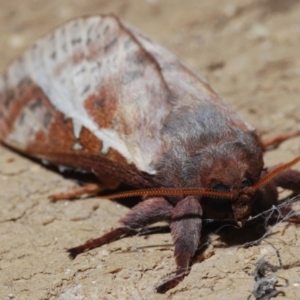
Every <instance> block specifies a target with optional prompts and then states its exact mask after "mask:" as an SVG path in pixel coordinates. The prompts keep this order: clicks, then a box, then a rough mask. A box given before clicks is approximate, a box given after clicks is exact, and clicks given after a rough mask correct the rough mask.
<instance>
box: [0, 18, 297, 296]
mask: <svg viewBox="0 0 300 300" xmlns="http://www.w3.org/2000/svg"><path fill="white" fill-rule="evenodd" d="M0 138H1V141H2V142H3V143H4V144H5V145H8V146H9V147H10V148H12V149H15V150H16V151H19V152H21V153H24V154H25V155H27V156H31V157H34V158H37V159H40V160H41V161H43V162H50V163H52V164H56V165H58V166H66V167H71V168H74V169H80V170H83V171H85V172H91V173H93V174H95V175H96V176H97V178H98V180H99V184H96V185H88V186H83V187H81V188H79V189H78V190H76V191H71V192H69V193H68V192H67V193H63V194H60V195H56V196H54V197H53V198H54V199H59V198H72V197H76V196H77V197H78V196H80V195H81V194H84V193H87V192H88V193H90V194H93V193H97V192H99V191H101V190H103V189H106V188H110V189H113V188H115V187H117V186H118V185H119V184H120V183H125V184H127V185H129V186H131V187H132V188H133V189H139V190H137V191H132V192H128V193H125V194H121V195H120V194H118V195H115V197H122V196H132V195H141V196H143V201H141V202H140V203H139V204H137V205H136V206H135V207H133V208H132V210H131V211H130V212H129V213H128V214H127V215H126V216H125V217H124V218H123V219H121V220H120V226H119V227H117V228H116V229H113V230H111V231H109V232H108V233H106V234H104V235H103V236H102V237H100V238H97V239H94V240H90V241H88V242H86V243H84V244H83V245H80V246H78V247H75V248H71V249H69V250H68V251H69V254H70V256H71V257H72V258H75V257H76V255H78V254H80V253H82V252H84V251H87V250H89V249H92V248H95V247H99V246H101V245H103V244H106V243H110V242H112V241H114V240H116V239H119V238H122V237H124V236H126V235H130V234H132V233H133V232H136V231H138V230H140V229H142V228H144V227H146V226H149V225H151V224H153V223H155V222H158V221H166V222H168V223H169V224H170V228H171V235H172V238H173V241H174V247H175V249H174V257H175V261H176V275H175V276H174V277H172V278H169V279H168V280H167V281H166V282H164V283H162V284H161V285H159V286H158V287H157V288H156V289H157V292H160V293H163V292H166V291H167V290H169V289H170V288H173V287H175V286H176V285H177V284H178V283H179V282H180V281H181V280H182V279H183V278H184V276H186V275H187V274H188V273H189V267H190V262H191V259H192V258H193V256H194V255H195V251H196V249H197V247H198V244H199V241H200V237H201V227H202V220H203V219H207V218H209V219H216V220H235V221H236V222H237V223H238V224H240V225H241V224H242V223H243V222H244V221H245V220H247V219H248V218H249V217H250V216H253V215H256V214H258V213H259V212H262V211H264V210H267V209H269V208H270V207H271V206H272V205H276V204H277V199H278V193H277V187H278V186H280V187H283V188H286V189H290V190H292V191H296V192H297V191H299V190H300V185H299V183H300V172H298V171H295V170H291V169H290V167H291V166H292V165H293V164H295V163H296V162H298V161H299V160H300V157H297V158H296V159H295V160H293V161H292V162H290V163H288V164H285V165H283V166H279V167H277V168H273V169H272V168H271V169H266V168H264V162H263V150H264V145H263V144H262V142H261V140H260V139H259V137H258V134H257V133H256V131H255V130H254V128H253V127H251V126H250V125H249V124H247V123H246V122H244V121H243V120H242V119H241V118H240V117H239V116H238V114H237V113H236V112H235V111H234V110H233V109H232V108H231V107H230V106H229V105H228V104H227V103H226V102H225V101H223V100H222V98H221V97H220V96H219V95H218V94H217V93H216V92H215V91H214V90H213V89H212V88H211V87H210V85H209V84H208V83H207V82H206V81H205V79H203V78H202V77H200V76H199V75H197V74H195V73H194V72H193V71H191V70H190V69H189V68H188V67H187V66H186V65H185V64H184V63H182V62H181V61H180V60H179V59H178V58H177V57H176V56H175V55H174V54H172V53H171V52H169V51H168V50H166V49H164V48H163V47H161V46H160V45H158V44H155V43H153V42H152V41H151V40H149V39H148V38H147V37H145V36H144V35H143V34H141V33H140V32H139V31H137V30H136V29H135V28H133V27H131V26H130V25H127V24H125V23H123V22H122V21H121V20H120V19H119V18H118V17H115V16H113V15H107V16H106V15H98V16H92V17H86V18H80V19H76V20H73V21H70V22H68V23H67V24H65V25H63V26H62V27H60V28H58V29H56V30H54V31H53V32H52V33H50V34H48V35H46V36H45V37H43V38H42V39H40V40H38V41H37V42H36V43H35V44H34V45H33V46H32V47H31V48H29V49H28V50H27V51H26V52H25V53H24V54H23V55H21V56H20V57H19V58H18V59H16V60H15V61H13V63H12V64H11V65H10V66H9V67H8V69H7V71H6V73H5V74H4V75H3V77H2V78H1V80H0ZM112 198H113V197H112Z"/></svg>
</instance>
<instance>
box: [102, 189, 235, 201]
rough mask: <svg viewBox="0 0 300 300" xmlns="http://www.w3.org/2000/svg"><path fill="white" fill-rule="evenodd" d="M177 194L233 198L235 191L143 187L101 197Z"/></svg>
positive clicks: (115, 197) (116, 197)
mask: <svg viewBox="0 0 300 300" xmlns="http://www.w3.org/2000/svg"><path fill="white" fill-rule="evenodd" d="M175 195H185V196H188V195H195V196H196V195H197V196H206V197H211V198H232V197H233V193H231V192H217V191H213V190H203V189H194V188H166V189H158V188H156V189H141V190H134V191H128V192H120V193H115V194H110V195H107V196H100V197H98V198H101V199H107V198H109V199H118V198H127V197H137V196H175Z"/></svg>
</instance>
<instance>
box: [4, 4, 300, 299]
mask: <svg viewBox="0 0 300 300" xmlns="http://www.w3.org/2000/svg"><path fill="white" fill-rule="evenodd" d="M107 12H114V13H115V14H117V15H119V16H120V17H122V18H123V19H125V20H126V21H127V22H130V23H131V24H133V25H135V26H136V27H138V28H139V29H140V30H141V31H143V32H144V33H146V34H147V35H148V36H150V37H151V38H152V39H153V40H155V41H157V42H159V43H161V44H163V45H164V46H166V47H167V48H169V49H171V50H172V51H173V52H175V53H177V54H178V56H179V57H181V58H182V59H183V60H184V61H185V62H186V63H187V64H188V65H190V66H191V67H192V68H193V69H195V70H196V71H198V72H199V73H201V74H202V75H204V76H205V77H207V78H208V80H209V81H210V83H211V84H212V86H213V87H214V88H215V89H216V90H217V91H219V93H220V94H221V95H223V96H224V97H225V98H226V99H227V100H228V101H229V102H230V103H231V104H232V105H233V107H235V109H236V110H238V111H239V112H240V114H241V115H242V117H243V118H245V119H246V120H247V121H248V122H250V123H251V124H252V125H254V126H255V127H256V128H258V129H259V130H260V131H261V132H263V133H264V134H265V135H266V136H268V135H271V134H272V133H278V132H285V131H288V130H291V129H295V128H296V127H297V126H299V123H300V116H299V112H300V84H299V83H300V81H299V79H300V55H299V49H300V1H297V0H285V1H280V0H264V1H263V0H256V1H255V0H245V1H239V0H233V1H221V0H210V1H199V0H185V1H179V0H164V1H163V0H148V1H145V0H136V1H132V0H127V1H125V0H124V1H117V0H94V1H92V0H86V1H75V0H63V1H62V0H59V1H58V0H51V1H42V0H39V1H37V0H36V1H35V0H22V1H19V0H10V1H7V0H1V1H0V22H1V23H0V45H1V47H0V57H1V60H0V71H1V72H2V71H3V70H4V69H5V66H6V65H7V64H8V63H9V62H10V61H11V60H12V59H13V57H15V56H16V55H17V54H18V53H20V52H21V51H22V50H23V49H25V48H26V47H27V46H28V45H30V43H32V42H33V41H34V40H35V39H36V38H37V37H39V36H41V35H43V34H45V33H47V32H48V31H49V30H51V29H52V28H54V27H56V26H58V25H59V24H61V23H63V22H64V21H66V20H68V19H70V18H73V17H76V16H81V15H84V14H95V13H107ZM299 145H300V138H294V139H291V140H289V141H287V142H285V143H283V144H282V145H281V146H280V147H279V148H277V149H275V150H272V151H269V152H268V153H266V165H268V166H270V165H273V164H277V163H279V162H285V161H288V160H289V159H291V158H293V157H295V156H296V155H299ZM0 162H1V164H0V165H1V168H0V190H1V195H0V202H1V204H0V205H1V210H0V234H1V242H0V299H7V300H8V299H31V300H34V299H61V300H63V299H78V300H79V299H174V300H175V299H176V300H178V299H204V298H205V299H218V300H221V299H236V300H238V299H239V300H240V299H247V297H248V296H249V295H250V294H251V291H252V290H253V286H254V277H253V275H252V273H253V271H254V268H255V263H256V262H257V260H258V259H259V258H260V257H265V259H267V260H268V261H270V262H272V263H273V264H278V259H277V257H276V253H275V250H274V248H273V247H275V248H276V249H277V250H278V251H279V253H280V256H281V259H282V262H283V264H284V266H285V267H284V269H282V270H279V271H278V272H277V273H276V276H277V278H278V279H279V283H280V284H283V285H284V284H285V283H286V282H285V279H286V280H288V282H287V286H284V287H278V290H282V291H283V292H284V293H285V296H284V295H279V296H278V297H277V298H276V299H299V298H300V296H299V295H300V267H299V265H300V263H299V257H300V236H299V226H297V225H294V224H287V223H282V224H277V225H275V226H273V227H272V228H270V230H271V232H272V235H270V236H269V237H268V238H266V239H265V240H263V241H262V242H261V243H260V244H259V245H257V246H253V247H250V248H247V249H245V248H241V247H239V246H238V245H237V244H240V245H241V244H243V243H244V242H245V241H243V239H242V237H245V236H247V233H245V231H243V230H240V231H239V230H228V231H224V232H223V234H222V235H221V236H220V235H212V236H211V237H210V240H209V244H208V247H207V248H206V249H205V251H204V252H202V254H200V255H199V256H197V258H196V259H195V261H194V263H193V265H192V268H191V273H190V275H189V276H188V277H186V278H185V280H184V281H183V282H182V283H180V284H179V285H178V286H177V287H176V288H174V289H173V290H171V291H169V292H168V293H167V294H165V295H158V294H156V293H155V290H154V287H155V286H156V285H158V284H159V283H161V282H162V280H163V279H164V278H166V277H167V276H168V275H170V274H172V272H173V271H174V266H175V264H174V260H173V254H172V251H173V247H172V244H171V238H170V235H169V234H168V233H166V234H155V235H150V236H147V237H141V236H137V237H131V238H127V239H124V240H121V241H118V242H115V243H113V244H111V245H107V246H104V247H102V248H100V249H95V250H93V251H90V252H88V253H86V254H83V255H80V256H79V257H78V258H77V259H76V260H74V261H71V260H69V259H68V257H67V255H66V253H65V250H64V249H65V248H68V247H71V246H75V245H77V244H79V243H81V242H83V241H85V240H87V239H89V238H92V237H97V236H99V235H100V234H102V233H104V232H105V231H107V230H109V229H110V228H111V227H113V226H115V224H116V223H117V220H118V219H119V218H120V217H121V216H123V215H124V214H125V213H126V212H127V211H128V208H127V207H125V206H123V205H120V204H117V203H115V202H112V201H109V200H107V201H106V200H103V201H99V200H96V199H87V200H81V201H74V202H68V201H63V202H60V203H56V204H53V203H50V202H49V200H48V199H47V197H48V196H49V195H50V194H53V193H55V192H60V191H66V190H68V189H70V188H72V187H74V186H75V183H74V182H72V181H71V180H67V179H64V178H63V177H62V176H61V175H60V174H58V173H55V172H52V171H49V170H46V169H45V168H43V167H42V166H40V165H39V164H37V163H34V162H32V161H29V160H28V159H25V158H23V157H21V156H19V155H18V154H16V153H13V152H11V151H9V150H7V149H5V148H4V147H1V148H0ZM253 230H255V229H253ZM232 240H233V241H235V240H236V241H235V242H232ZM251 299H254V298H253V297H251Z"/></svg>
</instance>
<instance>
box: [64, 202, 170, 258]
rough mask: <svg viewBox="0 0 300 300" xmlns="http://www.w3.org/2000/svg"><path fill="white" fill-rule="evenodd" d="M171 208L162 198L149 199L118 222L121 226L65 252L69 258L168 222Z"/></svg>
mask: <svg viewBox="0 0 300 300" xmlns="http://www.w3.org/2000/svg"><path fill="white" fill-rule="evenodd" d="M172 210H173V206H172V205H171V204H170V203H169V202H168V201H167V200H166V199H164V198H163V197H157V198H150V199H147V200H144V201H143V202H140V203H139V204H138V205H136V206H135V207H133V208H132V209H131V210H130V212H129V213H128V214H127V215H126V216H125V217H124V218H123V219H121V220H120V223H121V224H122V226H120V227H118V228H116V229H113V230H111V231H109V232H107V233H105V234H104V235H102V236H101V237H99V238H96V239H92V240H88V241H87V242H85V243H84V244H82V245H80V246H77V247H74V248H70V249H68V250H67V251H68V252H69V255H70V257H71V258H75V257H76V256H77V255H78V254H80V253H83V252H86V251H88V250H91V249H94V248H97V247H100V246H102V245H105V244H109V243H111V242H113V241H115V240H117V239H120V238H122V237H125V236H128V235H132V234H134V233H136V230H138V229H140V228H143V227H145V226H148V225H151V224H153V223H155V222H159V221H170V219H171V216H172Z"/></svg>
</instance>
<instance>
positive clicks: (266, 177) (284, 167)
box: [253, 156, 300, 190]
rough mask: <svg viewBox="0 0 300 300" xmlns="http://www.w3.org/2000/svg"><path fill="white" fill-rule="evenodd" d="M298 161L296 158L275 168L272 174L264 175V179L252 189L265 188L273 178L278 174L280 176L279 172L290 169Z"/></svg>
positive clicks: (299, 157) (299, 159)
mask: <svg viewBox="0 0 300 300" xmlns="http://www.w3.org/2000/svg"><path fill="white" fill-rule="evenodd" d="M299 161H300V156H298V157H296V158H295V159H293V160H291V161H290V162H288V163H286V164H284V165H282V166H280V167H278V168H276V169H275V170H273V171H272V172H270V173H269V174H268V175H266V176H265V177H264V178H262V179H261V180H259V181H258V182H257V183H256V184H255V185H254V186H253V188H254V189H255V190H257V189H259V188H261V187H263V186H265V185H266V184H267V183H268V182H270V181H271V180H272V179H273V178H274V177H275V176H277V175H278V174H280V173H281V172H283V171H285V170H287V169H289V168H290V167H292V166H293V165H295V164H296V163H298V162H299Z"/></svg>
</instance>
